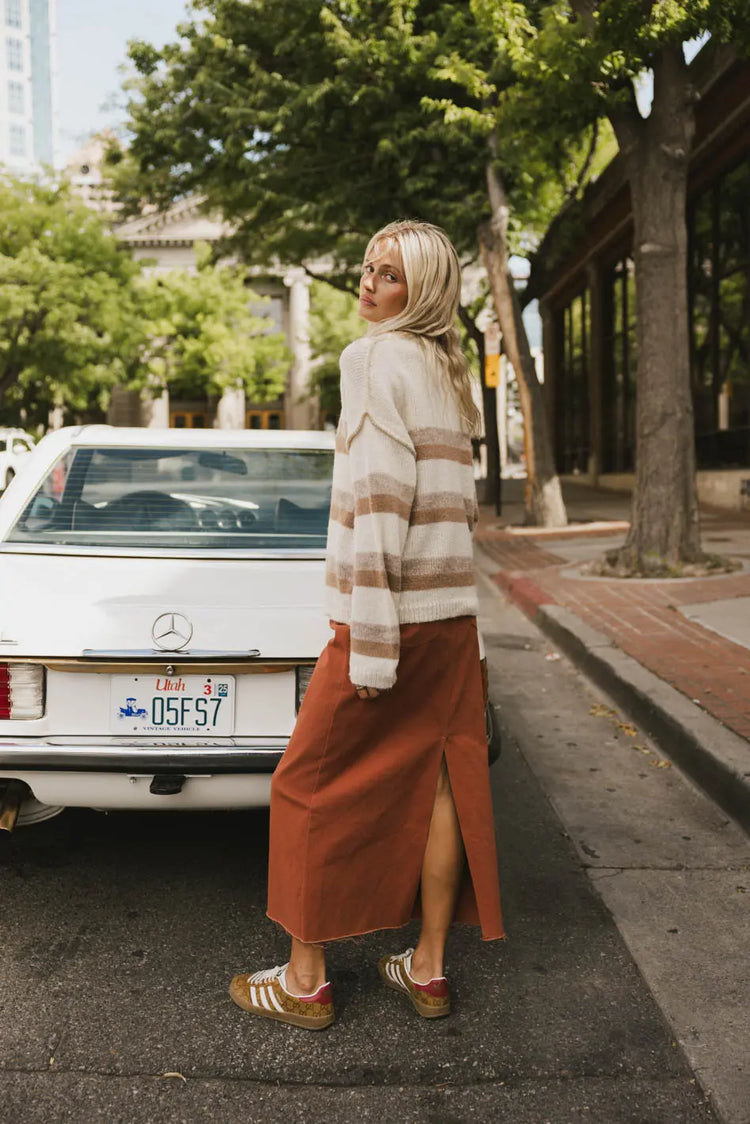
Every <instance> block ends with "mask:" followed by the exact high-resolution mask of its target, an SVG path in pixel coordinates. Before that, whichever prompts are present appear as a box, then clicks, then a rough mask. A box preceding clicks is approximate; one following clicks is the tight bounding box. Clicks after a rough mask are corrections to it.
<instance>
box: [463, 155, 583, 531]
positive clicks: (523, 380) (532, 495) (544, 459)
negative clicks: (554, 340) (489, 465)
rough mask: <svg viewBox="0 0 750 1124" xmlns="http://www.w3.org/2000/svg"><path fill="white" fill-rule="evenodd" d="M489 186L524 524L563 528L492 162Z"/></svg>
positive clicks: (493, 267)
mask: <svg viewBox="0 0 750 1124" xmlns="http://www.w3.org/2000/svg"><path fill="white" fill-rule="evenodd" d="M487 185H488V190H489V195H490V203H491V206H492V218H491V219H490V221H489V223H485V224H483V225H482V226H481V227H480V228H479V248H480V250H481V253H482V260H483V261H484V267H485V269H486V270H487V276H488V278H489V282H490V291H491V293H492V299H493V303H494V305H495V313H496V315H497V319H498V323H499V324H500V330H501V332H502V334H503V348H504V350H505V353H506V355H507V356H508V359H509V360H510V362H511V363H512V364H513V370H514V371H515V372H516V377H517V379H518V389H519V395H520V399H521V412H522V414H523V422H524V452H525V456H526V490H525V506H526V522H527V523H529V524H534V525H537V526H540V527H564V526H565V525H566V524H567V522H568V517H567V515H566V512H565V504H564V503H563V498H562V491H561V489H560V480H559V478H558V476H557V473H556V471H555V462H554V456H553V452H552V442H551V440H550V433H549V427H548V425H547V413H546V410H545V406H544V399H543V397H542V388H541V385H540V383H539V379H538V378H537V373H536V366H535V364H534V359H533V357H532V354H531V348H530V347H529V341H528V337H527V335H526V327H525V325H524V322H523V318H522V316H521V303H520V301H519V299H518V293H517V292H516V288H515V285H514V284H513V278H512V277H511V273H510V267H509V262H508V257H509V255H508V237H507V235H508V213H509V208H508V203H507V199H506V195H505V190H504V188H503V185H502V182H501V180H500V177H499V175H498V173H497V170H496V168H495V167H494V165H493V164H492V163H491V162H490V163H489V164H488V165H487Z"/></svg>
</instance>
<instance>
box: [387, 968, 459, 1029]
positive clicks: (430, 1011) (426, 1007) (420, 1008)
mask: <svg viewBox="0 0 750 1124" xmlns="http://www.w3.org/2000/svg"><path fill="white" fill-rule="evenodd" d="M378 972H379V973H380V978H381V980H382V981H383V983H384V984H385V986H386V987H387V988H389V989H390V990H391V991H397V992H398V993H399V995H405V996H406V998H407V999H408V1000H409V1002H410V1003H411V1005H412V1007H413V1008H414V1010H415V1011H416V1012H417V1014H418V1015H421V1016H422V1018H423V1019H444V1018H445V1016H446V1015H449V1014H450V1013H451V1001H450V999H449V1000H448V1001H447V1003H445V1005H444V1006H442V1007H432V1006H431V1005H430V1004H428V1003H422V1002H421V1001H420V1000H419V999H418V997H417V996H416V995H413V994H412V993H411V992H410V991H407V990H406V988H405V987H402V986H401V984H397V983H394V982H393V980H392V979H391V978H390V977H389V976H387V975H386V973H385V968H383V967H381V965H380V964H378Z"/></svg>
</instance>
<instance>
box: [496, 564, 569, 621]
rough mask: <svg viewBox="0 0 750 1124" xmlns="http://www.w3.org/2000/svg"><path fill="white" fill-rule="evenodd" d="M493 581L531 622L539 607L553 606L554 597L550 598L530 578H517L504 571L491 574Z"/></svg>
mask: <svg viewBox="0 0 750 1124" xmlns="http://www.w3.org/2000/svg"><path fill="white" fill-rule="evenodd" d="M493 580H494V581H495V582H496V583H497V585H499V586H500V588H501V589H502V590H504V591H505V592H506V593H507V595H508V597H509V598H510V600H511V601H512V602H513V603H514V605H517V606H518V608H519V609H521V610H523V612H524V613H525V614H526V616H527V617H531V619H532V620H533V619H534V617H535V616H536V615H537V613H538V611H539V607H540V605H554V604H555V603H556V602H555V599H554V597H550V596H549V594H548V593H545V592H544V590H543V589H541V587H540V586H538V585H537V584H536V582H535V581H532V580H531V578H517V577H514V576H513V575H512V574H509V573H507V572H506V571H505V570H499V571H498V572H497V573H496V574H493Z"/></svg>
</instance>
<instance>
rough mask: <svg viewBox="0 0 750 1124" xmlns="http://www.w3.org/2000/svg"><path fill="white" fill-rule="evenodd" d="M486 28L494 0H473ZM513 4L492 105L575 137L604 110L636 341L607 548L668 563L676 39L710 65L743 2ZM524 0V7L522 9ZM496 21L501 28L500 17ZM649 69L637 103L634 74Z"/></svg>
mask: <svg viewBox="0 0 750 1124" xmlns="http://www.w3.org/2000/svg"><path fill="white" fill-rule="evenodd" d="M475 6H476V7H477V9H481V12H482V15H483V18H484V19H485V21H486V26H488V27H489V26H492V25H493V23H494V22H495V21H496V16H497V13H496V9H497V5H496V4H495V3H494V0H475ZM530 6H531V5H530V4H528V3H527V4H526V5H516V8H515V13H514V17H515V23H514V31H515V40H516V43H517V45H518V49H517V51H516V57H515V65H516V69H517V71H518V73H519V76H520V78H521V82H522V88H523V89H524V91H525V96H524V99H523V101H522V100H521V99H520V97H518V89H520V88H521V87H515V88H511V89H509V92H508V97H507V98H506V102H505V104H504V105H503V106H501V107H500V109H499V114H500V117H501V119H502V120H503V121H504V123H505V125H506V126H507V127H508V128H509V129H510V131H515V132H516V133H521V132H523V131H524V130H528V129H529V128H533V129H536V130H544V129H546V128H548V129H554V130H556V131H557V133H558V135H566V134H567V135H577V134H578V132H579V131H580V129H581V128H582V126H583V124H584V123H585V122H586V121H591V120H594V119H596V118H597V117H601V116H606V117H607V118H608V119H609V121H610V122H611V125H612V129H613V131H614V135H615V137H616V140H617V144H618V147H619V154H620V159H621V160H622V162H623V166H624V169H625V174H626V177H627V180H628V184H629V187H630V197H631V203H632V210H633V226H634V237H633V256H634V260H635V277H636V314H637V342H638V375H637V456H636V482H635V492H634V498H633V517H632V521H631V528H630V532H629V535H628V538H627V541H626V543H625V545H624V547H623V548H622V550H621V551H619V552H616V553H615V554H613V556H612V559H611V561H612V563H613V565H614V566H615V567H616V568H617V569H618V571H621V572H625V573H631V572H635V573H654V572H670V571H671V572H674V570H675V568H677V569H679V567H680V566H681V565H682V564H683V563H686V562H687V563H694V562H700V561H701V560H702V554H701V545H700V529H699V517H698V504H697V495H696V488H695V452H694V450H695V439H694V425H693V408H692V399H691V390H690V353H689V336H688V330H689V329H688V293H687V273H688V270H687V266H688V261H687V226H686V202H687V174H688V165H689V159H690V153H691V149H692V144H693V137H694V133H695V105H696V101H697V99H698V92H697V91H696V90H695V89H694V87H693V84H692V81H691V76H690V71H689V68H688V66H687V63H686V61H685V54H684V50H683V43H685V42H686V41H688V40H692V39H696V38H699V37H710V39H711V42H710V43H709V44H708V46H707V47H705V48H704V50H706V51H709V52H710V53H711V54H712V55H713V60H714V64H715V66H716V67H719V68H720V67H721V66H722V65H723V64H725V63H726V61H727V60H728V59H729V58H732V57H733V54H732V51H731V48H730V47H729V44H732V45H733V47H734V48H740V47H743V46H744V47H747V46H748V44H749V43H750V7H749V6H748V5H747V4H746V2H745V0H668V2H667V0H647V2H645V3H644V2H643V0H548V2H547V4H546V6H545V9H544V11H543V13H542V19H541V21H539V22H538V24H536V25H535V24H534V22H533V21H531V20H529V19H528V18H527V17H528V8H529V7H530ZM524 8H525V9H526V10H524ZM504 32H505V29H504ZM647 71H650V72H651V73H652V75H653V104H652V106H651V110H650V113H648V114H647V115H646V114H644V113H642V112H641V111H640V109H639V107H638V102H637V99H636V87H635V84H636V81H637V80H638V78H639V76H640V75H642V74H643V73H644V72H647Z"/></svg>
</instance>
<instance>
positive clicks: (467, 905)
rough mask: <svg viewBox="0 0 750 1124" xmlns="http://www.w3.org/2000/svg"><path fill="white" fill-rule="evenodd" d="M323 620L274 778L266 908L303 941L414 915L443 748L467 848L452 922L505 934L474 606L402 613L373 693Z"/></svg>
mask: <svg viewBox="0 0 750 1124" xmlns="http://www.w3.org/2000/svg"><path fill="white" fill-rule="evenodd" d="M332 627H333V630H334V635H333V638H332V639H331V640H330V641H329V643H328V645H327V647H326V648H325V649H324V651H323V654H322V655H321V657H320V659H319V660H318V663H317V666H316V668H315V671H314V672H313V676H312V679H311V680H310V685H309V687H308V689H307V693H306V695H305V698H304V701H303V703H302V706H301V708H300V712H299V715H298V717H297V724H296V726H295V728H294V732H293V734H292V737H291V739H290V741H289V745H288V747H287V750H286V752H285V753H284V756H283V757H282V759H281V762H280V764H279V766H278V767H277V769H276V772H275V773H274V777H273V782H272V785H271V837H270V858H269V878H268V916H269V917H270V918H271V919H272V920H273V921H276V922H278V923H279V924H280V925H282V926H283V927H284V929H286V931H287V932H288V933H289V934H290V935H291V936H294V937H297V938H298V939H299V940H301V941H305V942H306V943H310V944H319V943H322V942H325V941H333V940H340V939H342V938H344V937H352V936H357V935H359V934H362V933H369V932H373V931H374V930H377V929H394V928H398V927H400V926H401V925H405V924H407V922H409V921H410V920H411V919H412V918H413V917H415V916H418V899H419V880H420V873H421V868H422V860H423V857H424V852H425V847H426V844H427V833H428V830H429V826H430V818H431V815H432V808H433V804H434V800H435V789H436V786H437V780H438V775H439V772H440V765H441V761H442V759H443V757H445V761H446V764H447V767H448V774H449V777H450V782H451V788H452V791H453V799H454V802H455V805H456V811H457V814H458V820H459V823H460V825H461V835H462V837H463V842H464V848H465V850H466V863H465V866H464V877H463V882H462V885H461V889H460V892H459V897H458V902H457V905H456V911H455V917H454V920H455V921H457V922H465V923H468V924H473V925H478V926H479V927H480V929H481V935H482V939H483V940H496V939H500V938H502V937H503V936H504V935H505V934H504V932H503V922H502V915H501V911H500V890H499V883H498V871H497V854H496V850H495V833H494V821H493V813H492V801H491V797H490V782H489V766H488V760H487V740H486V736H485V725H484V696H483V688H482V675H481V668H480V662H479V645H478V638H477V625H476V618H474V617H454V618H452V619H450V620H443V621H430V622H429V623H426V624H409V625H402V626H401V655H400V659H399V665H398V680H397V682H396V685H395V686H394V687H393V688H392V689H391V690H390V691H386V692H384V693H383V694H381V695H380V696H378V698H377V699H372V700H364V699H360V698H358V697H357V695H356V693H355V691H354V688H353V686H352V684H351V681H350V679H349V628H348V626H347V625H344V624H336V623H333V624H332Z"/></svg>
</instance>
